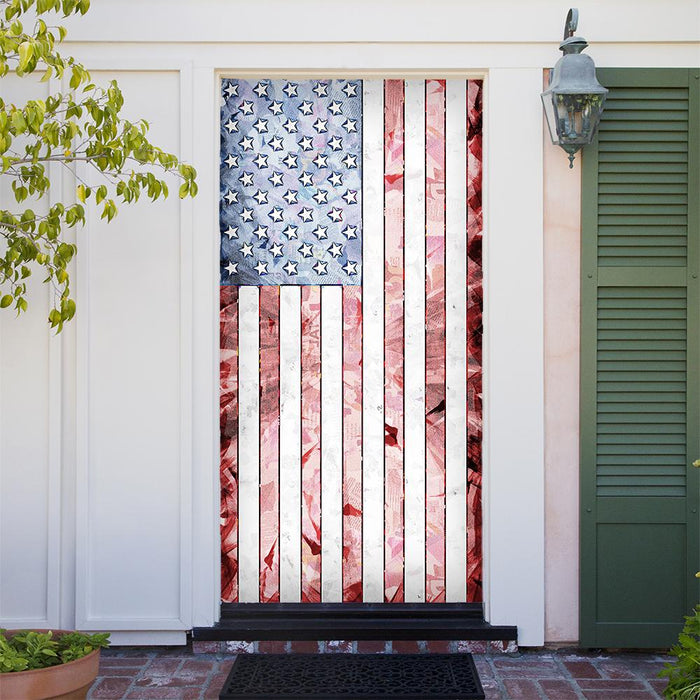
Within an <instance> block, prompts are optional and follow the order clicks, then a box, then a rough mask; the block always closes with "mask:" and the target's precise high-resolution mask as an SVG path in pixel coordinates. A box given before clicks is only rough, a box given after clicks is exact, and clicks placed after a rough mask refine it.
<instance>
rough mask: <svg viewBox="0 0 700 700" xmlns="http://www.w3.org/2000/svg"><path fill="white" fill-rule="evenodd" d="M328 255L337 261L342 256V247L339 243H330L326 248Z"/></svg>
mask: <svg viewBox="0 0 700 700" xmlns="http://www.w3.org/2000/svg"><path fill="white" fill-rule="evenodd" d="M328 253H329V254H330V255H331V256H332V257H334V258H336V259H337V258H339V257H340V256H341V255H342V254H343V246H342V245H340V243H331V244H330V246H328Z"/></svg>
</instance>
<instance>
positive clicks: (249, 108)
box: [238, 100, 253, 116]
mask: <svg viewBox="0 0 700 700" xmlns="http://www.w3.org/2000/svg"><path fill="white" fill-rule="evenodd" d="M238 110H239V111H240V113H241V114H247V115H249V116H250V115H252V114H253V103H252V102H250V101H249V100H243V102H241V104H239V105H238Z"/></svg>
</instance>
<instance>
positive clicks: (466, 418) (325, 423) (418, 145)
mask: <svg viewBox="0 0 700 700" xmlns="http://www.w3.org/2000/svg"><path fill="white" fill-rule="evenodd" d="M481 96H482V83H481V81H479V80H464V79H463V80H457V79H455V80H437V79H430V80H406V81H404V80H386V81H381V80H364V81H363V80H356V79H328V80H325V79H323V80H322V79H313V80H308V79H303V80H302V79H292V78H290V79H289V80H280V79H272V80H270V79H265V78H251V79H248V78H246V79H243V78H236V77H231V78H224V79H223V80H222V82H221V161H220V165H221V171H220V185H221V186H220V229H221V288H220V292H221V496H222V497H221V535H222V600H223V601H224V602H248V603H300V602H303V603H342V602H346V603H352V602H361V601H364V602H381V603H384V602H386V603H391V602H405V603H409V602H412V603H422V602H431V603H439V602H446V601H447V602H467V601H469V602H480V601H481V599H482V598H481V596H482V588H481V561H482V558H481V420H482V413H481V395H482V389H481V331H482V324H481V311H482V287H481V166H482V158H481V143H482V141H481Z"/></svg>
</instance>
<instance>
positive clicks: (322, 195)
mask: <svg viewBox="0 0 700 700" xmlns="http://www.w3.org/2000/svg"><path fill="white" fill-rule="evenodd" d="M312 199H313V200H314V201H315V202H316V204H325V203H326V202H327V201H328V192H327V191H326V190H316V194H314V196H313V197H312Z"/></svg>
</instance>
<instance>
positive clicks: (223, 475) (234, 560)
mask: <svg viewBox="0 0 700 700" xmlns="http://www.w3.org/2000/svg"><path fill="white" fill-rule="evenodd" d="M219 304H220V311H219V345H220V354H219V377H220V379H219V381H220V387H219V388H220V393H219V425H220V429H221V442H220V471H219V477H220V482H221V510H220V516H221V526H220V529H221V600H222V601H223V602H225V603H235V602H236V601H237V600H238V287H228V286H227V287H221V289H220V297H219Z"/></svg>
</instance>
